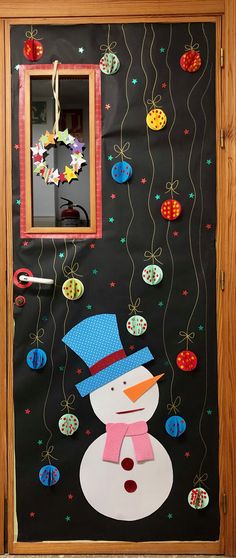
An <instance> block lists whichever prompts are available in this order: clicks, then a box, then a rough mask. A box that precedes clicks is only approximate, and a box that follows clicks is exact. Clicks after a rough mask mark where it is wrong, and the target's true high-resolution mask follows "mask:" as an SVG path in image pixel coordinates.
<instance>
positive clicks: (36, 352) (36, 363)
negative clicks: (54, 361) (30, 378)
mask: <svg viewBox="0 0 236 558" xmlns="http://www.w3.org/2000/svg"><path fill="white" fill-rule="evenodd" d="M26 362H27V364H28V366H29V367H30V368H32V370H39V369H40V368H43V367H44V366H45V364H46V362H47V355H46V353H45V351H43V350H42V349H32V351H29V353H28V354H27V357H26Z"/></svg>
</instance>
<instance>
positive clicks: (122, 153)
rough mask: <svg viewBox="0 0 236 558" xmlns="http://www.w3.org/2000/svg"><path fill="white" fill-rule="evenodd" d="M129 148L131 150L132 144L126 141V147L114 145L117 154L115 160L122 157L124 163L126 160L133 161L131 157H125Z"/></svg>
mask: <svg viewBox="0 0 236 558" xmlns="http://www.w3.org/2000/svg"><path fill="white" fill-rule="evenodd" d="M129 148H130V142H129V141H126V142H125V143H124V145H122V144H121V146H119V145H117V144H116V145H114V151H115V152H116V153H117V155H116V157H115V158H116V159H117V157H120V158H121V160H122V161H123V159H124V158H125V159H131V157H128V155H125V153H126V152H127V151H128V150H129Z"/></svg>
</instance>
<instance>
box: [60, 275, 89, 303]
mask: <svg viewBox="0 0 236 558" xmlns="http://www.w3.org/2000/svg"><path fill="white" fill-rule="evenodd" d="M62 292H63V294H64V296H65V297H66V298H68V299H69V300H78V299H79V298H81V296H82V295H83V294H84V285H83V283H82V281H80V280H79V279H75V278H74V277H71V278H70V279H67V280H66V281H65V282H64V283H63V285H62Z"/></svg>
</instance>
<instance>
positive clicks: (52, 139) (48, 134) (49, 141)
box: [44, 130, 55, 147]
mask: <svg viewBox="0 0 236 558" xmlns="http://www.w3.org/2000/svg"><path fill="white" fill-rule="evenodd" d="M45 136H46V143H44V145H45V146H46V147H47V145H53V144H55V135H54V134H53V133H52V132H49V131H48V130H47V131H46V134H45Z"/></svg>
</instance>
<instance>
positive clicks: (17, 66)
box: [15, 64, 20, 72]
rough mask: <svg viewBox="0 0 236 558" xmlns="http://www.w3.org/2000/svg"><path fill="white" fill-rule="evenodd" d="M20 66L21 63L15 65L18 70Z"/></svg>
mask: <svg viewBox="0 0 236 558" xmlns="http://www.w3.org/2000/svg"><path fill="white" fill-rule="evenodd" d="M19 68H20V64H17V65H16V66H15V70H16V71H17V72H18V70H19Z"/></svg>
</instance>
